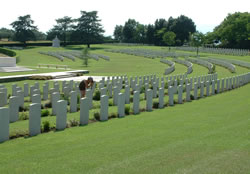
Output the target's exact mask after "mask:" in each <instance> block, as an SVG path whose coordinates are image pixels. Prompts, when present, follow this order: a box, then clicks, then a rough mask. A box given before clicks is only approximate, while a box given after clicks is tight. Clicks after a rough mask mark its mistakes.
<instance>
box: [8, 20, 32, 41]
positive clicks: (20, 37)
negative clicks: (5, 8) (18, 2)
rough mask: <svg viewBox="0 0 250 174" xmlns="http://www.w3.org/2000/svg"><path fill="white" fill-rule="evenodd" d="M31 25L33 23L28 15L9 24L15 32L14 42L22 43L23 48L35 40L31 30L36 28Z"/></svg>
mask: <svg viewBox="0 0 250 174" xmlns="http://www.w3.org/2000/svg"><path fill="white" fill-rule="evenodd" d="M33 24H34V21H33V20H32V19H31V16H30V15H25V16H19V17H18V20H16V21H14V22H12V23H11V24H10V25H11V26H12V28H13V29H14V31H15V33H14V40H16V41H20V42H22V43H23V44H24V46H26V42H27V41H29V40H35V34H34V32H33V30H37V27H36V26H34V25H33Z"/></svg>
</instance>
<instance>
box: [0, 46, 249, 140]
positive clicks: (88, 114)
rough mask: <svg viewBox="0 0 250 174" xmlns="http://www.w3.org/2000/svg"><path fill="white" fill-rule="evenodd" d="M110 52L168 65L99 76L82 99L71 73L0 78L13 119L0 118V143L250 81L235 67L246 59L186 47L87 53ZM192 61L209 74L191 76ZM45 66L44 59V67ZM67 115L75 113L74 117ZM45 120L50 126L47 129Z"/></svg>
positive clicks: (69, 54) (1, 100) (73, 54)
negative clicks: (178, 67)
mask: <svg viewBox="0 0 250 174" xmlns="http://www.w3.org/2000/svg"><path fill="white" fill-rule="evenodd" d="M19 51H23V50H22V49H20V50H19ZM107 51H108V52H112V53H116V54H117V53H118V54H120V53H126V54H129V55H132V56H139V57H141V59H144V58H150V59H156V61H157V59H159V58H160V61H159V62H161V63H163V64H166V65H167V66H169V67H168V68H166V69H165V70H163V71H162V72H161V73H160V74H157V75H156V74H155V73H154V72H152V74H142V75H136V76H131V75H130V74H129V76H128V75H127V74H125V75H115V76H105V77H102V78H101V79H100V78H99V80H98V81H96V82H95V84H94V86H93V88H92V89H90V90H87V92H86V98H82V99H81V98H80V91H79V88H78V86H79V83H80V81H79V80H77V81H74V80H73V79H74V77H72V76H71V78H72V80H69V81H67V78H66V79H64V81H60V79H58V80H54V81H41V82H40V81H35V82H32V80H31V83H30V82H29V80H26V81H25V82H23V83H22V82H17V83H16V82H9V83H7V84H6V85H5V83H1V86H0V90H1V92H0V96H1V97H0V107H1V109H0V110H1V113H2V114H1V117H3V119H5V120H6V119H8V120H9V123H8V124H7V125H6V121H3V122H2V123H1V124H2V126H1V127H2V128H3V129H2V130H1V134H0V139H1V142H4V141H6V140H8V139H13V138H17V137H26V136H34V135H37V134H40V133H43V132H48V131H51V130H52V131H55V130H62V129H65V128H66V127H72V126H79V125H87V124H89V123H92V122H96V121H107V120H108V119H112V118H115V117H118V118H120V117H124V116H125V115H131V114H132V115H137V114H140V113H141V112H145V111H146V112H147V111H152V110H153V109H157V108H168V107H169V106H174V105H175V104H183V103H186V102H190V101H191V100H198V99H201V98H204V97H208V96H210V95H215V94H219V93H222V92H226V91H229V90H232V89H236V88H239V87H241V86H243V85H245V84H248V83H249V82H250V73H249V72H248V71H245V72H244V73H237V70H236V66H239V68H240V67H244V68H242V69H246V67H248V64H249V63H248V62H244V61H237V60H234V59H220V58H219V59H218V58H210V57H207V58H206V56H205V57H203V56H202V57H195V56H194V55H193V56H192V55H190V54H186V53H185V52H165V51H163V50H151V49H138V48H137V49H122V50H119V49H112V50H111V49H105V50H104V54H100V53H94V54H91V56H89V57H90V59H93V60H95V61H96V60H99V58H103V60H108V61H111V62H112V60H110V56H111V55H112V54H111V55H109V56H106V55H105V53H107ZM37 53H38V54H42V55H45V56H49V57H51V59H53V57H55V58H57V60H58V61H59V62H61V61H64V60H66V59H68V61H73V62H75V61H76V60H77V59H81V52H80V51H56V52H54V51H48V52H45V51H43V52H42V51H38V52H37ZM19 54H20V53H19ZM191 56H192V57H191ZM64 58H66V59H64ZM183 58H184V59H183ZM10 60H12V59H11V58H10ZM191 62H193V63H195V64H197V65H196V66H204V67H206V68H207V69H208V70H209V71H208V73H207V72H206V71H205V72H199V73H201V74H199V75H193V76H190V74H192V72H193V71H194V70H195V68H194V70H193V67H195V66H194V65H193V64H192V63H191ZM230 62H231V63H230ZM177 64H179V65H184V67H182V74H176V73H175V70H176V65H177ZM233 64H235V65H233ZM3 65H4V64H3ZM42 65H45V64H41V65H40V66H42ZM215 65H218V66H220V67H224V68H227V69H229V70H230V74H231V73H234V74H231V75H229V76H226V77H224V76H223V75H222V76H220V72H216V68H215ZM10 66H11V65H10ZM13 66H15V65H13ZM58 66H60V65H58ZM185 67H187V70H185ZM237 68H238V67H237ZM177 73H178V72H177ZM206 73H207V75H205V74H206ZM235 73H236V74H235ZM90 74H91V72H90ZM37 75H38V74H37ZM218 75H219V77H218ZM60 78H62V77H60ZM68 78H70V76H69V77H68ZM84 103H85V105H84ZM86 104H87V106H86ZM59 108H60V109H59ZM61 108H64V110H62V109H61ZM4 113H5V114H4ZM68 115H73V117H72V116H68ZM72 118H73V120H72ZM48 120H49V121H48ZM19 122H22V123H24V122H27V123H29V124H28V125H29V126H28V125H27V127H22V126H21V127H20V124H17V123H19ZM45 123H46V124H45ZM47 124H49V127H47V128H46V125H47ZM10 125H11V126H10ZM20 132H21V133H20Z"/></svg>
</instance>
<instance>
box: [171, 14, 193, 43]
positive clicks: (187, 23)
mask: <svg viewBox="0 0 250 174" xmlns="http://www.w3.org/2000/svg"><path fill="white" fill-rule="evenodd" d="M169 29H170V31H173V32H174V33H175V34H176V43H178V42H180V43H179V44H180V45H183V43H184V41H185V40H186V41H188V40H189V33H191V34H192V33H194V32H195V31H196V26H195V24H194V22H193V21H192V19H190V18H188V17H186V16H184V15H181V16H179V17H178V18H177V19H176V20H174V22H173V24H172V25H171V26H169ZM177 41H178V42H177Z"/></svg>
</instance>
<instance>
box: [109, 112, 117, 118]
mask: <svg viewBox="0 0 250 174" xmlns="http://www.w3.org/2000/svg"><path fill="white" fill-rule="evenodd" d="M110 118H117V113H114V112H112V113H111V114H110V115H109V119H110Z"/></svg>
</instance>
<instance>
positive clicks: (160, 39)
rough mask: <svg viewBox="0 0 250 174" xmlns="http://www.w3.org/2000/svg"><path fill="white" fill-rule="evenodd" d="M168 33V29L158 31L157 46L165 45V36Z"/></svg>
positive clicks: (156, 35) (156, 36)
mask: <svg viewBox="0 0 250 174" xmlns="http://www.w3.org/2000/svg"><path fill="white" fill-rule="evenodd" d="M164 33H166V28H162V29H160V30H157V31H156V33H155V44H156V45H164V41H163V36H164Z"/></svg>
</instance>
